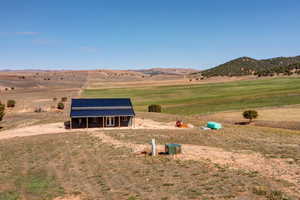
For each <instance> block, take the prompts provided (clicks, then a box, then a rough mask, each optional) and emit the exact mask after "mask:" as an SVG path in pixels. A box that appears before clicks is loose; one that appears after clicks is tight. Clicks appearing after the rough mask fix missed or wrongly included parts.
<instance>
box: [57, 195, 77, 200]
mask: <svg viewBox="0 0 300 200" xmlns="http://www.w3.org/2000/svg"><path fill="white" fill-rule="evenodd" d="M53 200H81V198H80V197H79V196H65V197H57V198H54V199H53Z"/></svg>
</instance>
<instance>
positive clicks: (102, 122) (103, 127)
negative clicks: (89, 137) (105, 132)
mask: <svg viewBox="0 0 300 200" xmlns="http://www.w3.org/2000/svg"><path fill="white" fill-rule="evenodd" d="M102 128H104V117H102Z"/></svg>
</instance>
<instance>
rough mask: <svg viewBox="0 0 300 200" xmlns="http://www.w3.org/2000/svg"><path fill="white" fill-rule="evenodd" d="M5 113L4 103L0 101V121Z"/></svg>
mask: <svg viewBox="0 0 300 200" xmlns="http://www.w3.org/2000/svg"><path fill="white" fill-rule="evenodd" d="M4 115H5V105H4V104H2V103H1V102H0V121H2V119H3V117H4Z"/></svg>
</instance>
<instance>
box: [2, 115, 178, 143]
mask: <svg viewBox="0 0 300 200" xmlns="http://www.w3.org/2000/svg"><path fill="white" fill-rule="evenodd" d="M112 129H116V128H105V130H112ZM118 129H131V128H127V127H122V128H118ZM133 129H178V128H176V127H175V126H174V123H173V122H169V123H163V122H157V121H153V120H151V119H142V118H136V122H135V127H134V128H133ZM99 130H103V129H101V128H89V129H71V130H70V129H65V127H64V124H63V123H62V122H61V123H51V124H41V125H35V126H27V127H22V128H16V129H9V130H5V131H0V140H1V139H9V138H13V137H25V136H33V135H45V134H55V133H66V132H70V133H71V132H86V131H89V132H94V131H99Z"/></svg>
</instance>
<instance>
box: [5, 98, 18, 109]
mask: <svg viewBox="0 0 300 200" xmlns="http://www.w3.org/2000/svg"><path fill="white" fill-rule="evenodd" d="M6 106H7V107H8V108H13V107H15V106H16V101H15V100H12V99H10V100H8V101H7V104H6Z"/></svg>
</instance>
